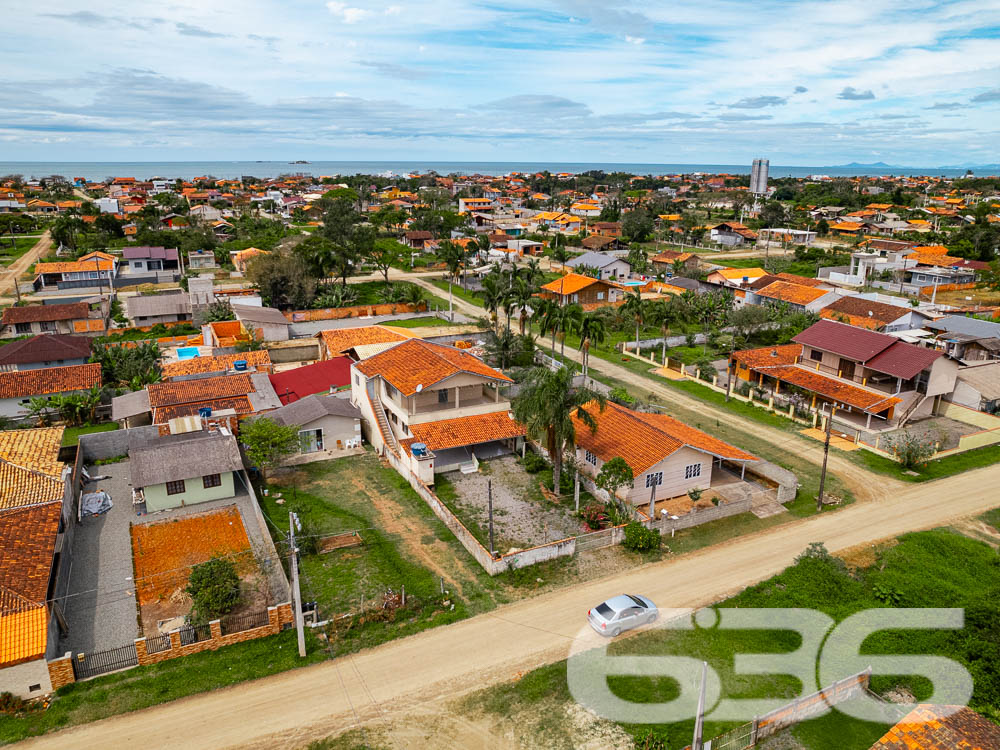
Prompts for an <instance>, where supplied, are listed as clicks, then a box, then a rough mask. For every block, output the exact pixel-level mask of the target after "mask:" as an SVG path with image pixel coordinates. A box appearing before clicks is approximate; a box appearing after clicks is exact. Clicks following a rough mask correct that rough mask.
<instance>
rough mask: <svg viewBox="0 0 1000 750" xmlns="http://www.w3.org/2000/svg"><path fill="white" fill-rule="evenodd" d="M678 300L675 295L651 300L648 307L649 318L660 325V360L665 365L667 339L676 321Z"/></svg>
mask: <svg viewBox="0 0 1000 750" xmlns="http://www.w3.org/2000/svg"><path fill="white" fill-rule="evenodd" d="M676 299H679V298H678V297H677V296H675V295H670V296H669V297H662V298H660V299H658V300H652V301H651V302H650V306H649V317H650V318H652V320H653V321H654V322H656V323H659V324H660V336H661V337H662V338H663V342H662V344H661V345H660V360H661V361H662V362H663V363H664V364H666V361H667V337H668V336H669V335H670V326H671V325H673V324H674V323H675V322H676V320H677V303H676V302H674V300H676Z"/></svg>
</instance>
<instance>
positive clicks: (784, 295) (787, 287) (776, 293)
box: [757, 281, 830, 305]
mask: <svg viewBox="0 0 1000 750" xmlns="http://www.w3.org/2000/svg"><path fill="white" fill-rule="evenodd" d="M829 293H830V290H829V289H816V288H815V287H811V286H802V285H801V284H793V283H792V282H790V281H772V282H771V283H770V284H768V285H767V286H766V287H764V288H763V289H758V290H757V294H758V295H759V296H761V297H766V298H767V299H774V300H778V301H779V302H788V303H791V304H793V305H808V304H809V303H810V302H815V301H816V300H818V299H819V298H820V297H825V296H826V295H827V294H829Z"/></svg>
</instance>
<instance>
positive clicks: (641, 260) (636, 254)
mask: <svg viewBox="0 0 1000 750" xmlns="http://www.w3.org/2000/svg"><path fill="white" fill-rule="evenodd" d="M626 260H627V261H628V263H629V265H630V266H632V270H633V271H635V273H646V269H647V268H649V256H648V255H646V249H645V248H644V247H643V246H642V245H637V244H633V245H632V246H631V247H630V248H629V251H628V257H627V258H626Z"/></svg>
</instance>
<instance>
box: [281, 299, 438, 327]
mask: <svg viewBox="0 0 1000 750" xmlns="http://www.w3.org/2000/svg"><path fill="white" fill-rule="evenodd" d="M426 311H427V303H426V302H421V303H420V304H419V305H414V304H411V303H409V302H385V303H381V304H377V305H355V306H353V307H326V308H323V309H321V310H293V311H290V312H286V313H284V316H285V317H286V318H288V320H289V321H291V322H292V323H305V322H307V321H310V320H342V319H344V318H365V317H371V316H373V315H398V314H399V313H412V312H426Z"/></svg>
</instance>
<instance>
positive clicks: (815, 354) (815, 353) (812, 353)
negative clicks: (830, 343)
mask: <svg viewBox="0 0 1000 750" xmlns="http://www.w3.org/2000/svg"><path fill="white" fill-rule="evenodd" d="M809 359H811V360H812V361H813V362H822V361H823V352H821V351H820V350H819V349H810V350H809Z"/></svg>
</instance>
